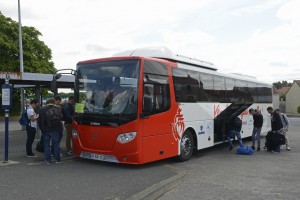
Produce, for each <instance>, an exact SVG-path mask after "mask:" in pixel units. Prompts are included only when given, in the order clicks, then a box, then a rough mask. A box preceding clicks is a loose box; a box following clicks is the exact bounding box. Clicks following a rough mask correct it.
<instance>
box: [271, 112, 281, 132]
mask: <svg viewBox="0 0 300 200" xmlns="http://www.w3.org/2000/svg"><path fill="white" fill-rule="evenodd" d="M271 128H272V131H279V130H280V129H282V128H283V126H282V122H281V119H280V115H279V114H278V113H276V112H273V113H272V114H271Z"/></svg>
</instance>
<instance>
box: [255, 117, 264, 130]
mask: <svg viewBox="0 0 300 200" xmlns="http://www.w3.org/2000/svg"><path fill="white" fill-rule="evenodd" d="M253 121H254V122H253V125H254V127H255V128H261V127H262V125H263V123H264V118H263V116H262V115H261V114H258V115H257V114H254V115H253Z"/></svg>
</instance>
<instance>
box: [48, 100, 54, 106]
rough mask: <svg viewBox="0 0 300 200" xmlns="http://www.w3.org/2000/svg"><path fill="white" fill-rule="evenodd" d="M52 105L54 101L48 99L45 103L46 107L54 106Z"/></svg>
mask: <svg viewBox="0 0 300 200" xmlns="http://www.w3.org/2000/svg"><path fill="white" fill-rule="evenodd" d="M54 103H55V100H54V99H48V100H47V101H46V105H54Z"/></svg>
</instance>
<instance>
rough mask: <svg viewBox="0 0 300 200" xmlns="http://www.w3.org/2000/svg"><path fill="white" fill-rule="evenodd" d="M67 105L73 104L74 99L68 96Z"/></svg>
mask: <svg viewBox="0 0 300 200" xmlns="http://www.w3.org/2000/svg"><path fill="white" fill-rule="evenodd" d="M68 103H70V104H74V97H73V96H69V98H68Z"/></svg>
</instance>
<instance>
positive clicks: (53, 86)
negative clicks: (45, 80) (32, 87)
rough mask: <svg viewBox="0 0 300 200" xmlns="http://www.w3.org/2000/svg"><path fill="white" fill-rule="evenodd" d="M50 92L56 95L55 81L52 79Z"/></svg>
mask: <svg viewBox="0 0 300 200" xmlns="http://www.w3.org/2000/svg"><path fill="white" fill-rule="evenodd" d="M50 90H51V92H53V94H54V95H56V94H57V87H56V79H52V81H51V87H50Z"/></svg>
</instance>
